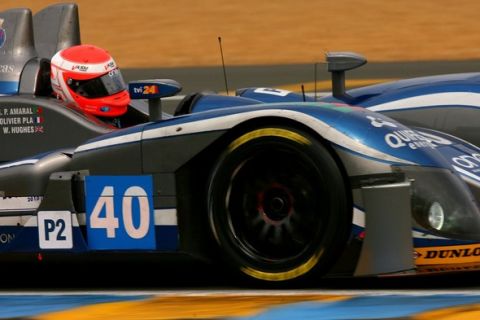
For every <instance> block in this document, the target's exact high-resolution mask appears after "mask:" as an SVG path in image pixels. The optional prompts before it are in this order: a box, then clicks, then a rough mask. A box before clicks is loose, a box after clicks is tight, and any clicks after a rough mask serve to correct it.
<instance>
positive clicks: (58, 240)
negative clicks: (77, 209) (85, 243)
mask: <svg viewBox="0 0 480 320" xmlns="http://www.w3.org/2000/svg"><path fill="white" fill-rule="evenodd" d="M37 221H38V244H39V246H40V249H72V248H73V232H72V214H71V212H70V211H39V212H38V214H37Z"/></svg>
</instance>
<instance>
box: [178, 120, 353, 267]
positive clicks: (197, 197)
mask: <svg viewBox="0 0 480 320" xmlns="http://www.w3.org/2000/svg"><path fill="white" fill-rule="evenodd" d="M268 126H277V127H278V126H280V127H281V126H285V127H289V128H293V129H296V130H299V131H302V132H305V133H307V134H308V135H309V136H311V137H313V138H315V139H316V140H317V141H318V142H320V143H321V144H322V146H324V147H325V148H326V149H327V150H328V152H329V154H330V155H331V156H332V158H333V159H334V161H335V164H336V165H337V167H338V169H339V171H340V173H341V176H342V179H343V183H344V186H345V190H346V193H347V194H346V196H347V199H348V204H347V205H348V207H349V208H353V195H352V188H351V185H350V179H349V178H348V174H347V170H346V168H345V166H344V164H343V162H342V160H341V158H340V156H339V155H338V153H337V152H336V151H335V149H334V148H333V146H332V144H331V142H330V141H328V140H326V139H325V138H324V137H323V136H321V135H320V134H319V133H318V132H317V131H315V130H314V129H312V128H311V127H309V126H307V125H305V124H303V123H300V122H298V121H295V120H292V119H288V118H283V117H275V116H267V117H259V118H254V119H250V120H246V121H244V122H241V123H239V124H237V125H236V126H234V127H233V128H231V129H229V130H228V131H227V132H226V133H225V134H223V135H222V136H221V137H220V138H219V139H217V140H216V141H215V142H214V143H212V144H211V145H210V146H209V147H208V148H206V149H205V150H203V151H202V152H201V153H200V154H198V155H197V156H195V157H194V158H193V159H192V160H190V161H189V162H188V163H187V164H185V165H184V166H183V167H182V168H180V169H179V170H178V172H177V174H176V176H177V194H178V197H179V199H180V198H181V199H182V201H179V203H178V205H179V208H178V210H179V213H180V215H181V216H180V217H179V222H178V223H179V230H180V249H181V250H183V251H186V252H188V253H190V254H193V255H197V256H200V257H202V258H206V259H207V260H210V261H213V260H215V259H216V256H217V255H218V252H217V251H216V250H215V249H213V250H212V248H215V246H212V243H214V242H215V239H214V238H213V236H212V234H211V231H210V229H209V222H208V208H207V190H208V181H209V178H210V175H211V173H212V172H213V170H214V169H215V167H216V165H217V162H218V160H219V158H220V157H221V154H222V152H223V151H224V150H225V149H226V148H227V147H228V145H229V144H230V143H231V142H232V141H234V140H235V139H236V138H238V137H239V136H241V135H242V134H244V133H246V132H248V131H249V130H254V129H257V128H260V127H268ZM180 202H181V203H180ZM199 208H201V209H200V210H199ZM352 211H353V209H352ZM199 239H201V240H199Z"/></svg>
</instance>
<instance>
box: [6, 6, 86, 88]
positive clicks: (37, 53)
mask: <svg viewBox="0 0 480 320" xmlns="http://www.w3.org/2000/svg"><path fill="white" fill-rule="evenodd" d="M76 44H80V28H79V19H78V7H77V5H76V4H56V5H52V6H49V7H47V8H45V9H43V10H41V11H40V12H38V13H37V14H36V15H35V16H32V12H31V11H30V9H26V8H19V9H11V10H7V11H3V12H0V95H15V94H19V93H20V94H21V93H29V94H42V93H45V91H47V90H48V88H49V74H48V72H49V68H50V67H49V60H50V58H51V57H52V56H53V55H54V54H55V52H57V51H58V50H60V49H63V48H66V47H69V46H72V45H76Z"/></svg>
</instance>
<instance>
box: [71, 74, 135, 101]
mask: <svg viewBox="0 0 480 320" xmlns="http://www.w3.org/2000/svg"><path fill="white" fill-rule="evenodd" d="M67 84H68V86H69V87H70V89H72V90H73V91H74V92H75V93H76V94H78V95H81V96H83V97H85V98H100V97H105V96H111V95H112V94H115V93H118V92H120V91H123V90H125V89H126V88H127V86H126V84H125V81H123V77H122V74H121V73H120V70H119V69H118V68H117V69H114V70H112V71H110V72H108V73H106V74H104V75H102V76H100V77H98V78H94V79H88V80H74V79H68V81H67Z"/></svg>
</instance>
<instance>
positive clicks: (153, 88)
mask: <svg viewBox="0 0 480 320" xmlns="http://www.w3.org/2000/svg"><path fill="white" fill-rule="evenodd" d="M133 93H135V94H145V95H149V94H158V93H159V90H158V86H157V85H154V84H152V85H149V86H143V85H142V86H138V87H134V88H133Z"/></svg>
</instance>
